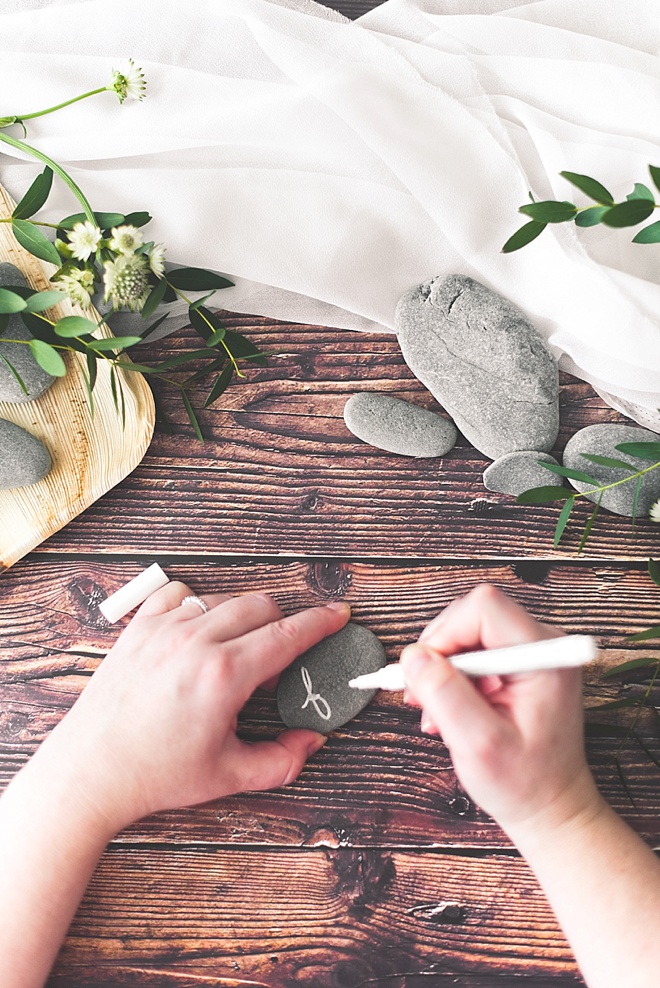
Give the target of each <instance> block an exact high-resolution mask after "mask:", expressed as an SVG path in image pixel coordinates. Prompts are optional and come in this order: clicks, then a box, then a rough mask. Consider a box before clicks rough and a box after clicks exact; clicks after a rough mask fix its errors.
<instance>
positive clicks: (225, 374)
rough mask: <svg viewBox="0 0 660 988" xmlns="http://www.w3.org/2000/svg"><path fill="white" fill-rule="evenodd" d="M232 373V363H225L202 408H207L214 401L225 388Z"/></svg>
mask: <svg viewBox="0 0 660 988" xmlns="http://www.w3.org/2000/svg"><path fill="white" fill-rule="evenodd" d="M233 373H234V368H233V366H232V364H227V366H226V367H225V368H224V370H223V371H222V373H221V374H218V376H217V378H216V380H215V384H214V385H213V387H212V388H211V390H210V392H209V395H208V397H207V399H206V401H205V402H204V408H208V407H209V405H212V404H213V402H214V401H217V400H218V398H219V397H220V395H221V394H222V393H223V392H224V391H226V390H227V386H228V384H229V382H230V381H231V379H232V376H233Z"/></svg>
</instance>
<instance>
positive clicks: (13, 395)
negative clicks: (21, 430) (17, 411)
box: [0, 262, 55, 403]
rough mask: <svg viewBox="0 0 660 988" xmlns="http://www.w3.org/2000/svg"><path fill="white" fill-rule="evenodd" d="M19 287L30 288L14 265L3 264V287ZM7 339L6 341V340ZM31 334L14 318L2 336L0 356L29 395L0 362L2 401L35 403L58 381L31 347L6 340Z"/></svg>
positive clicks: (0, 278) (0, 282)
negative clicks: (14, 372) (45, 368)
mask: <svg viewBox="0 0 660 988" xmlns="http://www.w3.org/2000/svg"><path fill="white" fill-rule="evenodd" d="M12 285H16V286H17V287H19V288H27V287H28V283H27V281H26V280H25V278H24V277H23V275H22V274H21V272H20V271H19V270H18V268H16V267H14V265H13V264H6V263H4V262H3V263H0V287H2V288H4V287H7V288H10V287H11V286H12ZM3 337H5V340H3ZM31 338H32V334H31V333H30V332H29V330H28V329H27V327H26V326H25V324H24V323H23V320H22V319H21V317H20V315H14V316H11V317H10V319H9V324H8V326H7V329H6V330H5V331H4V333H2V334H1V335H0V355H1V356H2V357H4V358H5V360H8V361H9V363H10V364H11V365H12V367H14V369H15V370H16V372H17V374H19V376H20V377H21V379H22V381H23V384H24V385H25V387H26V388H27V391H28V393H27V394H25V392H24V391H23V389H22V388H21V386H20V384H19V383H18V381H17V380H16V378H15V377H14V375H13V374H12V372H11V370H10V369H9V367H8V366H7V364H6V363H5V360H1V359H0V401H11V402H14V403H16V402H24V401H33V400H34V399H35V398H38V397H39V395H42V394H43V393H44V391H47V390H48V388H49V387H50V386H51V384H52V383H53V381H54V380H55V378H54V377H52V376H51V375H50V374H47V373H46V371H45V370H42V368H41V367H40V366H39V364H38V363H37V361H36V360H35V359H34V357H33V356H32V353H31V351H30V348H29V346H26V345H25V344H24V343H7V342H6V339H11V340H29V339H31Z"/></svg>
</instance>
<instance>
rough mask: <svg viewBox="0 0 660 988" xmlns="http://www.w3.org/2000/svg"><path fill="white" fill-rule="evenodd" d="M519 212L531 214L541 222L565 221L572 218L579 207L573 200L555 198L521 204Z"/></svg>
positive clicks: (526, 214)
mask: <svg viewBox="0 0 660 988" xmlns="http://www.w3.org/2000/svg"><path fill="white" fill-rule="evenodd" d="M518 212H519V213H524V214H525V216H531V218H532V219H533V220H537V221H538V222H539V223H565V222H566V220H572V219H573V217H574V216H575V214H576V213H577V207H576V206H574V205H573V203H572V202H555V200H554V199H546V200H545V201H544V202H532V203H529V205H527V206H521V207H520V209H519V210H518Z"/></svg>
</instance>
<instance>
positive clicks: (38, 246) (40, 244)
mask: <svg viewBox="0 0 660 988" xmlns="http://www.w3.org/2000/svg"><path fill="white" fill-rule="evenodd" d="M11 228H12V232H13V234H14V236H15V237H16V239H17V240H18V242H19V244H20V245H21V247H25V249H26V250H27V251H28V252H29V253H30V254H33V255H34V257H38V258H40V260H42V261H50V263H51V264H56V265H57V266H58V267H59V266H60V264H61V258H60V255H59V254H58V253H57V251H56V250H55V248H54V247H53V245H52V244H51V242H50V240H47V239H46V237H44V235H43V233H42V232H41V230H39V229H38V228H37V227H36V226H35V225H34V223H30V221H29V220H14V219H12V221H11Z"/></svg>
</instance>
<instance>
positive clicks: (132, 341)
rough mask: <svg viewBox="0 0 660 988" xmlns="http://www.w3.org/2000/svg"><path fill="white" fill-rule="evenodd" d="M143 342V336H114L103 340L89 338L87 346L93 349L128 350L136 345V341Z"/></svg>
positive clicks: (102, 350) (103, 350)
mask: <svg viewBox="0 0 660 988" xmlns="http://www.w3.org/2000/svg"><path fill="white" fill-rule="evenodd" d="M141 342H142V337H141V336H113V337H110V338H106V339H102V340H89V342H88V343H87V346H88V347H89V348H90V349H91V350H100V351H101V352H105V351H107V350H127V349H128V347H129V346H135V345H136V343H141Z"/></svg>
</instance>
